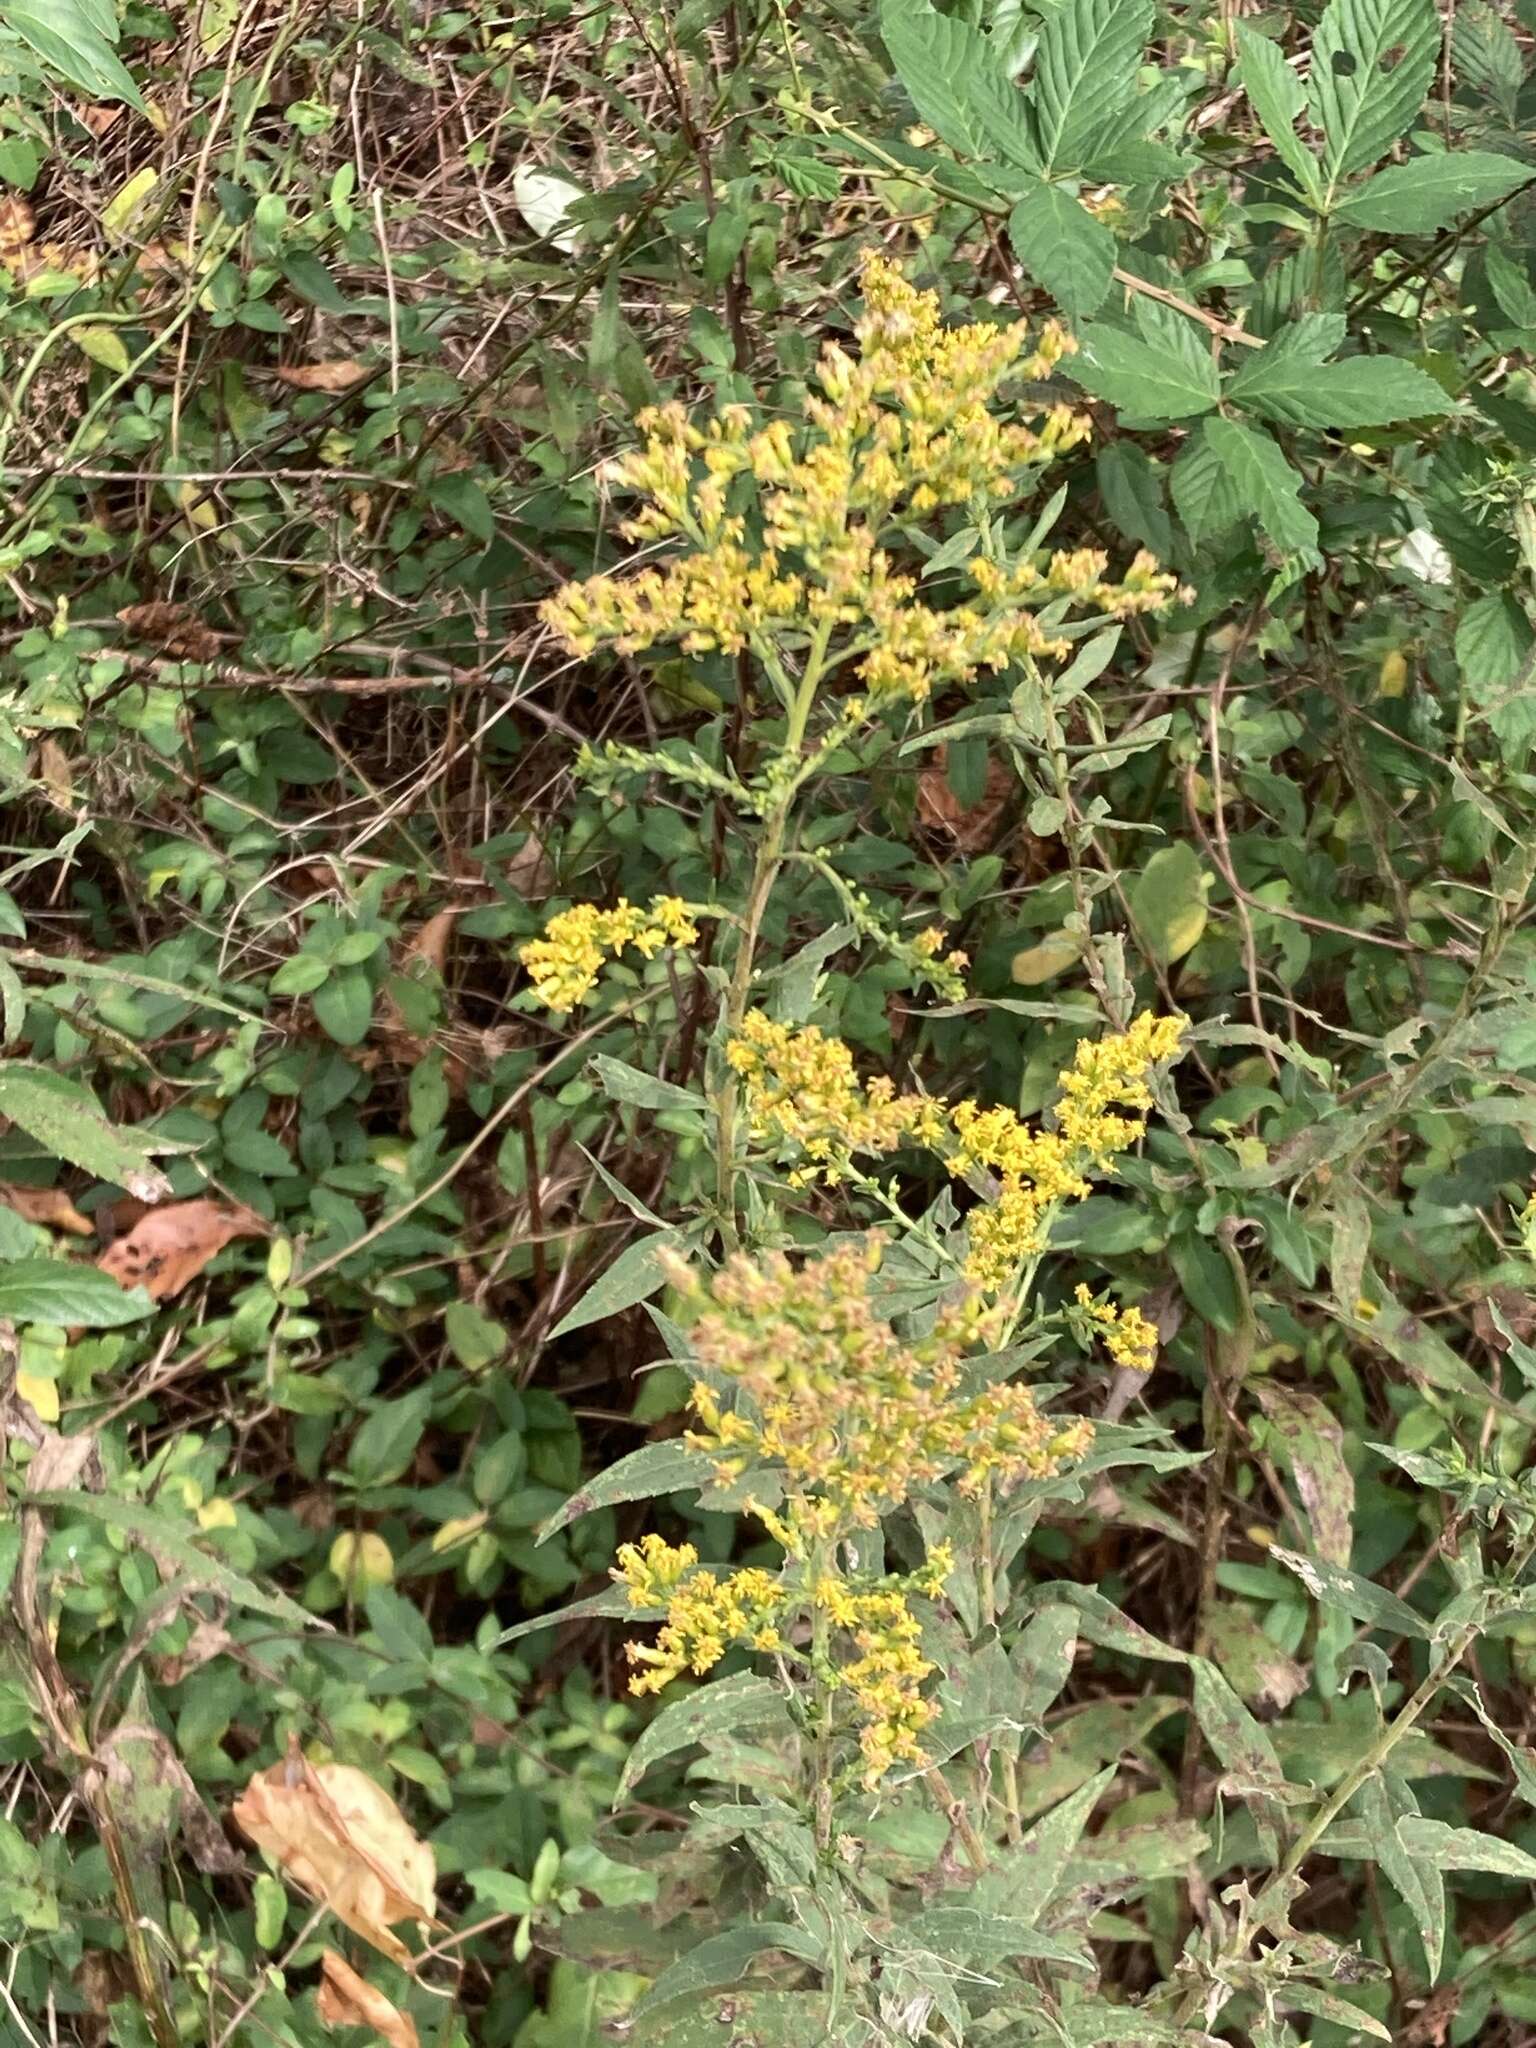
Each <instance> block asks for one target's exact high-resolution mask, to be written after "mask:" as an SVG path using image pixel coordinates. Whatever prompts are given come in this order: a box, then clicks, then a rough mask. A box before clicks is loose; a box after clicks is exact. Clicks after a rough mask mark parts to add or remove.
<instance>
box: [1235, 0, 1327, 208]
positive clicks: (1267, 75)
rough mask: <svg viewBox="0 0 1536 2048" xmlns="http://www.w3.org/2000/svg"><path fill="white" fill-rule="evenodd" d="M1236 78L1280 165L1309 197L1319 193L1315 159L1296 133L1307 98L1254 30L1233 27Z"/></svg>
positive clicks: (1270, 45) (1274, 46)
mask: <svg viewBox="0 0 1536 2048" xmlns="http://www.w3.org/2000/svg"><path fill="white" fill-rule="evenodd" d="M1237 51H1238V64H1237V75H1238V78H1239V79H1240V80H1241V82H1242V87H1243V90H1244V92H1246V93H1247V95H1248V98H1249V101H1250V103H1251V104H1252V107H1253V111H1254V112H1255V113H1256V114H1257V115H1258V117H1259V121H1260V124H1261V126H1262V127H1263V130H1264V133H1265V134H1266V135H1267V136H1268V137H1269V139H1270V141H1271V142H1272V143H1273V144H1274V145H1275V148H1276V149H1277V150H1278V152H1279V154H1280V157H1281V160H1282V162H1284V163H1285V164H1286V165H1287V167H1288V168H1289V169H1290V170H1291V171H1293V172H1294V173H1295V175H1296V178H1297V180H1298V182H1299V183H1300V185H1301V188H1302V190H1303V191H1304V192H1306V193H1307V194H1308V195H1309V196H1310V197H1312V198H1317V197H1319V196H1320V195H1321V192H1322V180H1321V178H1320V177H1319V176H1318V169H1317V159H1316V158H1315V157H1314V156H1313V154H1312V152H1311V150H1310V149H1308V147H1307V145H1306V144H1305V143H1304V142H1303V141H1302V139H1301V137H1300V136H1299V135H1298V134H1297V133H1296V123H1297V121H1298V120H1299V119H1300V118H1301V115H1302V112H1303V109H1304V108H1305V106H1306V103H1307V96H1306V93H1305V91H1304V90H1303V88H1302V83H1301V80H1300V79H1299V78H1298V77H1297V76H1296V74H1295V72H1294V71H1293V70H1292V69H1291V67H1290V65H1289V64H1287V63H1286V61H1285V57H1284V55H1283V53H1282V52H1281V50H1280V47H1279V45H1278V44H1276V43H1272V42H1271V41H1270V40H1269V38H1268V37H1267V36H1261V35H1260V34H1259V33H1258V31H1257V30H1256V29H1251V28H1247V27H1245V26H1244V25H1243V23H1241V22H1239V23H1238V25H1237Z"/></svg>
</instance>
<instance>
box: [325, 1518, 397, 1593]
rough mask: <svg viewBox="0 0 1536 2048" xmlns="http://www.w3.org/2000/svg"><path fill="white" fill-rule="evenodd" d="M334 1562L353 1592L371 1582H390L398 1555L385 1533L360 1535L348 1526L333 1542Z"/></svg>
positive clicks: (366, 1586)
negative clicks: (395, 1555)
mask: <svg viewBox="0 0 1536 2048" xmlns="http://www.w3.org/2000/svg"><path fill="white" fill-rule="evenodd" d="M330 1566H331V1570H332V1572H333V1573H334V1574H335V1575H336V1577H337V1578H338V1579H340V1581H341V1583H342V1584H343V1585H344V1586H345V1587H346V1589H347V1591H348V1592H349V1593H352V1592H362V1591H365V1590H366V1589H367V1588H368V1587H369V1586H387V1585H388V1584H389V1582H390V1580H391V1579H392V1578H393V1577H394V1576H395V1558H394V1553H393V1551H392V1550H391V1549H390V1547H389V1545H388V1544H387V1543H386V1542H385V1541H384V1538H383V1537H382V1536H375V1535H374V1534H373V1533H372V1531H371V1530H370V1531H367V1532H365V1533H364V1534H363V1535H360V1536H359V1535H357V1534H355V1533H354V1532H353V1531H352V1530H350V1529H348V1530H345V1531H343V1533H342V1534H341V1535H340V1536H338V1537H337V1538H336V1541H335V1542H334V1543H333V1544H332V1545H331V1555H330Z"/></svg>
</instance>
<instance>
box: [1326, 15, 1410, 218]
mask: <svg viewBox="0 0 1536 2048" xmlns="http://www.w3.org/2000/svg"><path fill="white" fill-rule="evenodd" d="M1439 54H1440V22H1439V18H1438V16H1437V15H1436V12H1435V6H1434V0H1330V4H1329V6H1328V7H1327V9H1326V10H1325V12H1324V14H1323V18H1322V20H1321V21H1320V22H1319V23H1318V25H1317V32H1316V34H1315V35H1314V36H1313V38H1312V62H1311V69H1310V74H1309V83H1308V89H1307V98H1308V102H1309V104H1310V106H1311V109H1312V118H1313V119H1314V120H1315V121H1316V123H1317V125H1318V126H1319V127H1320V128H1321V129H1322V131H1323V135H1324V138H1325V143H1326V146H1325V149H1324V152H1323V160H1324V163H1325V165H1326V166H1327V171H1328V178H1329V190H1330V192H1332V191H1333V190H1335V189H1336V188H1337V186H1338V183H1339V181H1340V180H1341V179H1343V178H1347V177H1349V176H1350V175H1351V173H1352V172H1355V171H1363V170H1364V169H1365V168H1366V166H1367V165H1368V164H1373V163H1375V162H1376V160H1377V158H1378V157H1383V156H1385V155H1386V153H1387V151H1388V150H1389V149H1390V148H1391V147H1392V145H1393V143H1394V142H1396V141H1397V140H1398V139H1399V137H1400V136H1402V135H1405V134H1406V133H1407V132H1408V129H1409V128H1410V126H1411V125H1412V123H1413V121H1414V119H1415V117H1416V116H1417V114H1418V112H1419V109H1420V108H1421V107H1422V106H1423V104H1424V96H1425V94H1426V93H1427V92H1428V91H1429V86H1430V81H1431V79H1432V78H1433V77H1434V74H1435V62H1436V59H1437V58H1438V56H1439Z"/></svg>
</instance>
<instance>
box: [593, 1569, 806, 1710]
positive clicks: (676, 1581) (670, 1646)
mask: <svg viewBox="0 0 1536 2048" xmlns="http://www.w3.org/2000/svg"><path fill="white" fill-rule="evenodd" d="M698 1562H699V1553H698V1552H697V1551H696V1550H695V1549H694V1547H693V1545H692V1544H691V1543H683V1544H679V1545H678V1546H677V1547H676V1548H675V1549H674V1548H673V1547H672V1545H671V1544H669V1543H667V1542H665V1541H664V1540H663V1539H662V1538H661V1537H660V1536H655V1535H651V1536H646V1537H645V1538H643V1539H642V1541H641V1542H640V1543H639V1544H638V1545H637V1544H634V1543H625V1544H622V1545H621V1546H620V1548H619V1552H618V1564H617V1569H616V1571H615V1573H614V1576H615V1578H616V1579H617V1580H618V1581H619V1583H620V1584H621V1585H622V1586H625V1587H627V1588H628V1591H629V1604H630V1606H631V1607H665V1608H666V1610H667V1619H666V1624H665V1626H664V1627H663V1628H662V1630H661V1633H660V1634H659V1635H658V1636H657V1638H656V1641H655V1643H654V1645H652V1644H649V1643H634V1642H632V1643H628V1644H626V1646H625V1654H626V1655H627V1656H628V1658H629V1661H630V1663H631V1664H637V1665H641V1666H643V1667H644V1668H643V1669H641V1670H639V1671H637V1672H636V1673H635V1675H634V1677H633V1678H631V1680H630V1682H629V1689H630V1691H631V1692H635V1693H647V1692H660V1691H661V1689H662V1687H663V1686H665V1685H669V1684H670V1683H671V1682H672V1680H673V1679H674V1678H678V1677H680V1676H681V1675H682V1673H683V1672H685V1671H691V1672H693V1673H694V1675H695V1676H696V1677H698V1678H702V1677H703V1676H704V1674H705V1672H706V1671H710V1670H712V1669H713V1668H714V1666H715V1665H716V1664H718V1663H719V1662H720V1659H721V1658H722V1657H723V1656H724V1655H725V1653H726V1650H727V1649H728V1648H729V1647H730V1645H731V1644H732V1643H742V1644H745V1645H746V1646H747V1647H748V1648H749V1649H753V1650H761V1651H773V1650H782V1649H783V1648H784V1647H785V1645H784V1639H783V1637H782V1636H781V1635H780V1633H779V1627H778V1623H779V1621H780V1619H781V1618H782V1617H783V1615H784V1614H785V1612H786V1606H787V1603H786V1596H785V1591H784V1588H783V1586H782V1584H781V1583H780V1581H779V1580H778V1579H777V1578H776V1577H775V1576H774V1574H773V1573H772V1572H765V1571H763V1570H761V1569H760V1568H758V1567H757V1566H755V1565H754V1566H749V1567H747V1568H746V1569H745V1570H742V1571H736V1572H731V1573H730V1574H729V1575H728V1576H727V1577H726V1578H724V1579H722V1578H721V1577H720V1575H719V1574H718V1573H717V1572H712V1571H699V1570H697V1569H695V1567H696V1566H697V1565H698Z"/></svg>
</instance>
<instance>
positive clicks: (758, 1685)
mask: <svg viewBox="0 0 1536 2048" xmlns="http://www.w3.org/2000/svg"><path fill="white" fill-rule="evenodd" d="M780 1724H784V1725H786V1726H787V1724H788V1715H787V1713H786V1709H785V1706H784V1695H783V1694H782V1693H781V1692H780V1690H779V1688H778V1687H777V1686H776V1685H775V1684H774V1683H773V1681H772V1679H768V1678H758V1677H756V1676H755V1675H754V1674H753V1673H752V1672H750V1671H737V1672H734V1673H732V1675H731V1676H730V1677H729V1678H714V1679H711V1680H710V1682H709V1684H708V1685H705V1686H701V1687H700V1689H699V1690H698V1691H697V1692H695V1693H690V1694H689V1695H688V1697H687V1698H686V1699H681V1700H674V1701H673V1702H672V1704H671V1705H670V1706H666V1707H663V1708H662V1710H661V1712H660V1713H659V1714H658V1715H657V1716H656V1718H655V1720H654V1721H652V1722H651V1723H650V1724H649V1726H647V1727H646V1728H644V1729H642V1731H641V1733H640V1738H639V1740H638V1741H637V1742H636V1744H635V1746H634V1748H633V1749H632V1750H631V1751H630V1752H629V1757H628V1759H627V1761H626V1762H625V1765H624V1770H623V1774H622V1775H621V1777H620V1779H619V1785H618V1790H617V1792H616V1793H615V1794H614V1800H615V1804H617V1802H618V1801H619V1800H620V1799H622V1798H623V1797H624V1796H625V1794H626V1793H628V1792H632V1791H633V1790H634V1788H635V1786H636V1785H638V1784H639V1782H640V1780H641V1779H642V1778H643V1777H644V1776H645V1774H646V1772H647V1771H648V1770H649V1769H650V1768H651V1765H652V1764H655V1763H659V1762H660V1761H661V1759H662V1758H663V1757H666V1756H675V1755H676V1754H677V1752H678V1751H679V1750H680V1749H691V1748H692V1747H693V1746H694V1745H695V1744H696V1743H697V1744H707V1743H708V1741H709V1739H710V1737H711V1736H712V1735H733V1734H736V1733H738V1732H739V1731H740V1730H742V1729H745V1728H770V1727H775V1726H778V1725H780Z"/></svg>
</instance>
